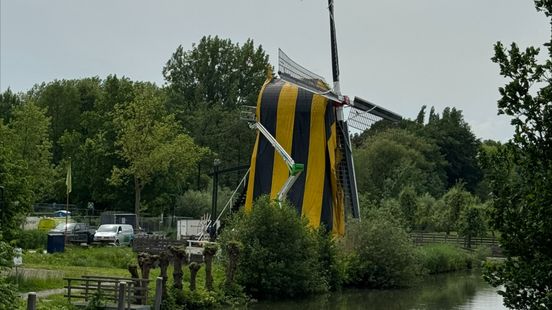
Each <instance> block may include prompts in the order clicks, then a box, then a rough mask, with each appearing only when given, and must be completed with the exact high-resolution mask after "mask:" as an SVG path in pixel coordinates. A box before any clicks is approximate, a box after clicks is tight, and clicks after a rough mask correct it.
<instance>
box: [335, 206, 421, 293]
mask: <svg viewBox="0 0 552 310" xmlns="http://www.w3.org/2000/svg"><path fill="white" fill-rule="evenodd" d="M364 213H365V214H364V216H363V219H362V221H361V222H354V223H350V224H349V225H348V228H347V230H348V231H347V234H346V239H345V240H344V245H343V247H344V249H345V251H346V253H347V256H348V259H347V279H346V282H345V283H346V284H348V285H354V286H362V287H367V288H390V287H400V286H405V285H408V284H410V283H411V281H412V280H413V279H414V278H415V276H416V274H417V272H418V266H417V264H416V257H415V255H414V254H415V252H414V246H413V244H412V242H411V240H410V237H409V236H408V234H407V233H406V232H405V230H404V229H403V228H402V227H401V225H400V223H399V222H398V221H396V220H394V217H392V216H391V215H390V213H389V211H388V210H386V209H371V210H368V211H367V212H364Z"/></svg>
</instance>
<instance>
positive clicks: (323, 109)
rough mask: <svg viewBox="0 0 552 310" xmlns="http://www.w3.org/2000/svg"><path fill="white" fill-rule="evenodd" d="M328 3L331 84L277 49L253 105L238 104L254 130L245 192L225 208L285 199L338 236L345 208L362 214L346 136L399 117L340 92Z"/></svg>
mask: <svg viewBox="0 0 552 310" xmlns="http://www.w3.org/2000/svg"><path fill="white" fill-rule="evenodd" d="M328 6H329V16H330V42H331V58H332V77H333V85H332V87H330V86H329V85H328V83H326V82H325V80H324V78H323V77H321V76H320V75H317V74H315V73H313V72H311V71H309V70H307V69H305V68H304V67H303V66H301V65H299V64H298V63H296V62H295V61H293V60H292V59H291V58H290V57H288V56H287V55H286V54H285V53H284V52H283V51H282V50H279V52H278V67H279V70H278V76H272V75H271V74H270V75H269V76H270V77H269V79H268V80H267V81H266V82H265V84H264V85H263V87H262V89H261V91H260V94H259V97H258V101H257V105H256V107H243V109H242V119H244V120H246V121H247V122H248V123H249V125H250V127H251V128H253V129H256V130H257V131H258V133H257V138H256V142H255V146H254V149H253V154H252V157H251V164H250V169H249V170H248V172H247V173H246V176H244V178H243V179H242V182H240V185H239V186H238V188H240V187H241V188H243V194H242V196H241V197H240V198H237V199H236V201H233V199H234V198H231V199H230V201H229V203H227V206H229V205H232V204H234V205H245V209H246V210H248V209H250V208H251V207H252V203H253V200H254V199H256V198H257V197H259V196H261V195H270V197H271V198H273V199H276V200H278V201H282V200H284V199H287V200H288V201H289V202H290V203H291V204H292V205H293V206H295V207H296V209H297V211H298V213H299V214H301V215H303V216H304V217H306V218H307V219H308V221H309V223H310V225H311V226H314V227H318V226H320V225H325V226H326V227H327V228H328V229H330V230H331V231H333V232H334V233H336V234H343V233H344V225H345V217H346V216H345V213H346V212H347V213H348V214H350V215H351V216H352V217H353V218H360V210H359V201H358V190H357V182H356V176H355V168H354V162H353V154H352V145H351V138H350V137H351V134H353V133H356V134H360V133H362V132H363V131H365V130H366V129H368V128H370V127H371V126H372V125H373V124H374V123H376V122H379V121H389V122H398V121H400V120H401V119H402V118H401V116H400V115H398V114H396V113H394V112H391V111H389V110H387V109H385V108H383V107H380V106H378V105H376V104H373V103H371V102H369V101H367V100H364V99H362V98H360V97H354V99H353V100H350V99H349V97H348V96H344V95H343V94H341V87H340V82H339V61H338V53H337V41H336V32H335V21H334V5H333V0H328ZM347 112H348V113H347ZM346 114H347V115H348V117H347V118H346V117H345V115H346ZM351 128H352V129H351ZM237 192H238V189H236V191H234V194H236V193H237ZM234 194H233V195H232V197H234ZM236 196H237V195H236ZM225 209H226V206H225V208H224V209H223V212H224V210H225ZM218 218H220V215H219V217H218ZM218 218H217V219H218Z"/></svg>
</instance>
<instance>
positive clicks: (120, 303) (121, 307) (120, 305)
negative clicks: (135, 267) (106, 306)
mask: <svg viewBox="0 0 552 310" xmlns="http://www.w3.org/2000/svg"><path fill="white" fill-rule="evenodd" d="M125 291H126V282H119V295H117V310H125Z"/></svg>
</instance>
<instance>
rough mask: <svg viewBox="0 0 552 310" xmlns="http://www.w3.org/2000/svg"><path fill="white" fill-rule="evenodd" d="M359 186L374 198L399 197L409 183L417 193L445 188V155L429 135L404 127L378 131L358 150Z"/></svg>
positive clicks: (435, 192) (356, 158) (439, 191)
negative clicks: (419, 134) (422, 134)
mask: <svg viewBox="0 0 552 310" xmlns="http://www.w3.org/2000/svg"><path fill="white" fill-rule="evenodd" d="M354 156H355V165H356V166H355V168H356V174H357V181H358V188H359V191H360V192H364V193H366V194H368V195H369V196H370V198H371V199H375V200H379V199H382V198H385V197H397V196H398V195H399V193H400V192H401V190H402V189H403V188H404V187H406V186H412V187H413V188H414V189H415V191H416V192H417V193H420V194H421V193H425V192H429V193H431V194H433V195H438V194H440V193H441V192H442V191H443V181H444V174H443V170H442V165H443V161H442V157H441V155H440V154H439V151H438V149H437V148H436V147H435V145H433V144H431V143H430V142H429V141H428V140H427V139H424V138H422V137H419V136H416V135H415V134H413V133H410V132H408V131H406V130H403V129H389V130H386V131H383V132H380V133H377V134H375V135H374V136H372V137H370V138H369V139H368V140H366V143H364V145H363V146H362V147H361V148H359V149H357V150H355V152H354Z"/></svg>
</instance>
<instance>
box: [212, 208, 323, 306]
mask: <svg viewBox="0 0 552 310" xmlns="http://www.w3.org/2000/svg"><path fill="white" fill-rule="evenodd" d="M220 240H221V242H222V243H223V248H225V247H226V243H228V242H230V241H237V242H240V243H241V244H243V251H242V252H241V253H240V257H239V261H238V265H237V272H236V281H237V283H239V284H241V285H243V286H244V288H245V291H246V292H247V293H249V294H251V295H253V296H254V297H256V298H267V297H269V298H270V297H279V296H286V297H294V296H302V295H307V294H311V293H315V292H324V291H327V290H328V286H329V284H328V282H329V279H328V278H327V276H328V275H327V274H325V272H324V271H323V270H322V268H323V264H324V263H322V262H321V257H320V244H319V238H318V234H317V233H316V231H313V230H312V229H310V228H309V227H308V224H307V221H306V219H304V218H301V217H300V216H298V215H297V211H296V210H295V209H294V208H292V207H290V206H289V205H287V204H286V203H284V204H283V205H282V207H279V206H278V204H277V203H276V202H273V201H270V200H269V198H268V197H261V198H259V199H258V200H257V201H256V202H255V203H254V205H253V209H252V211H250V212H248V213H247V214H246V213H244V211H242V212H239V213H237V214H236V215H235V216H234V217H233V218H232V219H231V220H230V222H229V224H228V226H227V227H226V228H225V229H224V231H223V233H222V235H221V237H220ZM223 255H225V254H223ZM325 261H326V263H325V264H327V262H328V261H332V259H329V258H325Z"/></svg>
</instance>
